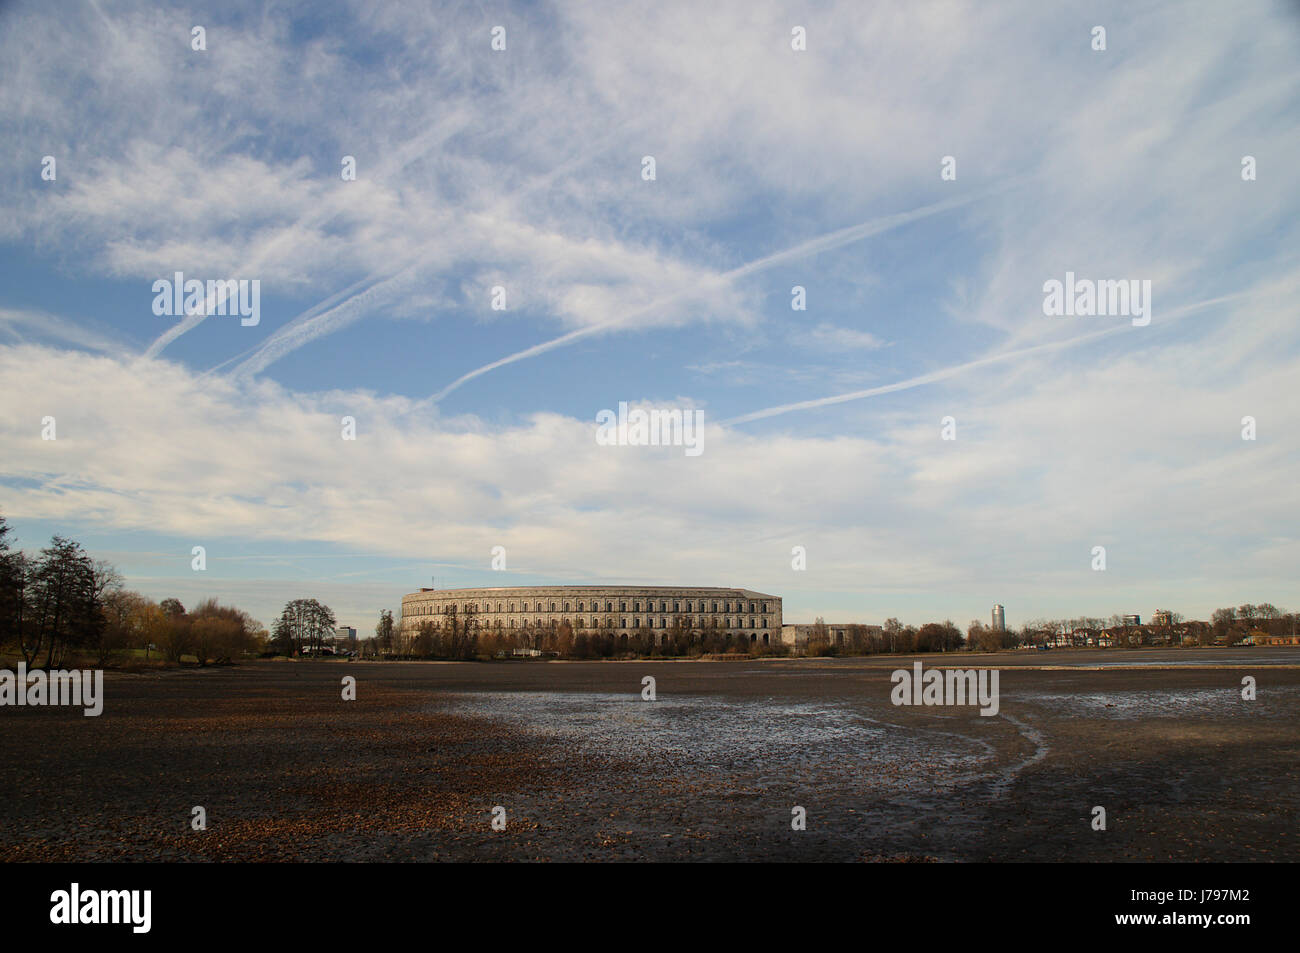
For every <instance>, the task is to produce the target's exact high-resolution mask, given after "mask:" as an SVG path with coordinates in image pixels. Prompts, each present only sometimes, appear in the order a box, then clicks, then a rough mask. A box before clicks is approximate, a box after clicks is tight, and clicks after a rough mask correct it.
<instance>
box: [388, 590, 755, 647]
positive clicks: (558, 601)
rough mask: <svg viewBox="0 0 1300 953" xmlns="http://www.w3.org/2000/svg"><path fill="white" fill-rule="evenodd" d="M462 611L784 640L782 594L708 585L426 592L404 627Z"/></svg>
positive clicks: (411, 604)
mask: <svg viewBox="0 0 1300 953" xmlns="http://www.w3.org/2000/svg"><path fill="white" fill-rule="evenodd" d="M452 613H455V614H456V615H457V616H459V617H461V618H462V619H464V618H467V617H473V619H474V620H475V622H476V623H477V624H478V625H479V626H480V627H486V628H489V629H495V628H498V627H499V628H500V629H501V630H503V631H506V632H509V631H510V630H511V629H515V630H518V629H523V628H531V629H544V628H548V627H549V626H550V625H551V624H552V623H555V624H557V625H558V624H560V623H564V622H567V623H569V625H570V626H571V627H572V628H573V630H574V632H580V631H586V632H592V631H601V630H605V631H609V632H614V633H615V634H623V635H626V634H628V633H630V632H634V631H636V630H637V629H639V628H645V629H648V630H650V631H651V632H652V633H653V634H654V635H655V637H656V642H662V641H664V637H665V636H666V635H667V634H668V631H669V630H670V629H672V628H673V626H674V624H675V621H676V620H678V619H680V620H681V621H680V623H679V624H680V625H681V626H682V627H684V628H687V629H690V630H691V631H693V632H702V631H704V630H706V629H713V628H715V627H716V628H717V629H718V630H720V631H722V632H725V633H729V634H733V635H734V634H743V635H747V636H749V641H750V642H751V643H753V644H755V645H777V644H779V643H780V642H781V597H780V596H772V595H768V594H767V593H764V592H754V591H753V590H750V589H720V588H713V587H708V586H702V587H687V586H680V587H679V586H521V587H517V588H508V589H421V590H420V591H419V592H413V593H411V594H410V595H407V596H403V597H402V627H403V629H406V630H412V629H415V628H417V627H418V626H419V625H420V623H422V622H426V621H428V622H433V623H438V624H441V623H442V622H444V621H446V619H447V617H448V616H449V615H450V614H452Z"/></svg>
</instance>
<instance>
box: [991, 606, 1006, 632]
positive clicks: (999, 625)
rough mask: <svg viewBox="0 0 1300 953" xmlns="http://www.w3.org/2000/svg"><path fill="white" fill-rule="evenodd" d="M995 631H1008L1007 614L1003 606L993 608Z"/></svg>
mask: <svg viewBox="0 0 1300 953" xmlns="http://www.w3.org/2000/svg"><path fill="white" fill-rule="evenodd" d="M993 631H994V632H1005V631H1007V612H1006V610H1005V609H1003V608H1002V607H1001V606H994V607H993Z"/></svg>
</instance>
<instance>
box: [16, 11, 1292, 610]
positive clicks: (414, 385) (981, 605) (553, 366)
mask: <svg viewBox="0 0 1300 953" xmlns="http://www.w3.org/2000/svg"><path fill="white" fill-rule="evenodd" d="M200 26H201V27H202V32H201V34H199V36H198V37H196V33H195V27H200ZM1097 27H1102V28H1103V29H1104V44H1102V45H1104V49H1102V48H1098V47H1099V38H1100V34H1099V33H1098V31H1097V29H1096V28H1097ZM497 28H501V29H497ZM798 28H802V29H801V30H800V29H798ZM199 38H201V40H202V42H201V43H200V42H199ZM494 41H495V45H496V46H498V47H499V46H504V49H499V48H498V49H494ZM1298 44H1300V8H1298V7H1297V5H1295V4H1290V3H1266V2H1249V0H1248V2H1243V3H1237V4H1231V5H1227V4H1219V3H1176V4H1156V3H1131V2H1130V3H1077V4H1041V3H1036V2H1027V3H1015V2H999V3H996V4H989V3H941V2H927V3H907V4H904V3H898V4H884V3H882V4H871V5H866V4H861V3H855V2H846V3H830V2H826V3H784V4H781V3H763V2H738V3H728V2H719V3H710V4H705V5H701V4H695V3H672V2H655V3H640V4H637V3H631V4H619V5H617V7H616V8H615V6H613V5H603V4H575V3H568V4H558V5H553V4H544V3H542V4H531V3H530V4H495V5H494V4H484V3H465V4H439V3H433V4H422V5H418V6H417V5H414V4H400V3H384V2H373V0H365V2H358V3H355V4H349V3H338V4H324V5H312V6H311V7H310V8H302V9H298V8H294V7H290V6H286V5H281V4H270V3H267V4H253V3H238V2H235V3H222V4H217V5H212V6H210V7H204V6H202V5H185V6H161V7H159V6H156V5H153V4H133V3H129V2H124V3H108V2H88V3H69V4H67V5H58V6H51V5H49V4H44V3H23V2H18V3H6V4H3V5H0V157H2V159H3V162H4V164H5V167H6V168H7V170H8V174H7V175H6V176H5V179H4V181H3V183H0V514H3V515H4V517H5V518H6V519H7V520H8V521H9V523H10V525H11V526H12V527H13V529H14V530H15V534H16V536H17V538H18V539H17V542H18V544H19V545H20V546H22V547H23V548H25V549H29V550H36V549H39V548H40V547H41V546H43V545H45V544H46V543H47V542H48V540H49V538H50V536H51V535H53V534H55V533H58V534H60V535H65V536H71V537H73V538H75V539H77V540H79V541H80V542H81V543H82V544H83V545H84V546H85V547H86V548H87V549H88V550H89V551H90V552H91V553H92V555H94V556H95V557H97V558H103V559H108V560H110V561H112V562H113V563H114V564H116V566H117V567H118V569H119V570H120V571H121V572H122V573H123V574H124V576H125V577H126V584H127V585H128V586H129V587H131V588H135V589H138V590H140V591H141V592H144V593H145V594H147V595H150V596H152V597H154V598H159V599H160V598H164V597H167V596H175V597H178V598H180V599H181V601H182V602H184V603H186V604H187V605H189V604H192V603H193V602H195V601H197V600H199V599H201V598H204V597H207V596H215V597H217V598H219V599H221V600H222V601H224V602H229V603H233V604H235V605H238V606H240V607H241V608H245V609H247V610H249V611H250V612H251V613H252V614H253V615H254V616H255V617H257V618H258V619H260V620H261V621H262V622H263V623H264V624H267V625H269V624H270V623H271V622H272V621H273V620H274V618H275V617H276V616H277V615H278V614H279V610H280V607H281V606H282V605H283V604H284V603H285V602H287V601H289V600H291V599H296V598H317V599H320V600H321V601H323V602H325V603H326V604H328V605H329V606H331V607H332V608H333V609H334V611H335V613H336V615H337V617H338V619H339V622H340V624H345V625H353V626H356V627H357V629H358V630H360V633H361V634H362V635H366V634H369V633H371V632H372V631H373V628H374V625H375V621H376V619H377V616H378V613H379V611H380V610H381V609H385V608H391V609H395V610H396V609H398V608H399V607H400V601H401V596H402V595H403V594H404V593H407V592H411V591H414V590H415V589H417V588H419V587H420V586H429V585H435V584H436V586H437V587H438V588H452V587H460V586H509V585H539V584H611V585H614V584H622V583H626V584H636V585H709V586H738V587H745V588H750V589H755V590H759V591H763V592H768V593H773V594H776V595H780V596H782V597H783V598H784V610H785V618H786V621H799V622H806V621H812V620H813V619H814V618H816V617H818V616H821V617H824V618H825V619H826V620H827V621H833V622H865V623H879V622H881V621H883V620H884V619H885V618H887V617H891V616H893V617H898V618H900V619H902V620H903V621H904V622H911V623H914V624H921V623H924V622H927V621H932V620H941V619H945V618H948V619H952V620H954V621H955V622H957V623H958V624H959V625H961V626H962V627H963V628H964V627H965V626H966V624H967V622H968V621H969V620H972V619H980V620H985V621H987V620H988V618H989V613H990V610H991V607H992V605H993V604H994V603H1002V604H1004V605H1005V606H1006V613H1007V622H1008V624H1010V625H1013V626H1018V625H1020V624H1022V623H1023V622H1025V621H1027V620H1029V619H1032V618H1037V617H1053V618H1056V617H1072V616H1078V615H1090V616H1109V615H1111V614H1112V613H1130V612H1135V613H1140V614H1141V615H1142V616H1143V617H1144V618H1146V617H1147V616H1148V615H1149V614H1150V613H1151V612H1152V611H1154V610H1155V609H1156V608H1168V609H1171V610H1173V611H1176V612H1181V613H1182V614H1184V615H1185V616H1187V617H1188V618H1208V616H1209V614H1210V612H1211V611H1212V610H1213V609H1214V608H1216V607H1218V606H1226V605H1238V604H1240V603H1244V602H1265V601H1267V602H1271V603H1273V604H1274V605H1277V606H1279V607H1281V608H1284V609H1286V608H1291V609H1294V608H1298V607H1300V598H1297V582H1296V580H1297V576H1298V575H1300V574H1298V573H1297V570H1298V569H1300V539H1298V532H1300V525H1298V520H1297V516H1298V515H1300V482H1298V481H1297V479H1296V474H1297V464H1300V454H1298V453H1297V448H1298V447H1300V399H1298V398H1297V396H1296V393H1297V383H1298V382H1300V374H1298V372H1300V308H1298V307H1297V300H1298V295H1300V241H1297V238H1298V237H1300V236H1298V234H1297V231H1298V229H1300V163H1297V159H1296V157H1297V154H1300V148H1298V147H1300V133H1298V132H1297V120H1298V119H1300V57H1298V56H1297V55H1296V50H1297V48H1298ZM196 45H197V46H201V47H202V48H201V49H195V46H196ZM799 46H803V47H804V48H801V49H799V48H796V47H799ZM47 157H52V159H53V165H52V169H51V164H50V162H49V160H48V159H47ZM348 157H350V158H351V160H352V163H353V165H354V168H355V177H348V176H347V175H346V172H347V160H348ZM647 157H650V158H652V159H653V177H651V176H650V175H649V173H648V164H647V162H646V159H647ZM1247 157H1249V162H1248V161H1247ZM1248 166H1249V171H1247V167H1248ZM51 172H52V175H51ZM176 272H181V273H183V275H184V276H185V277H186V278H198V279H200V280H207V279H236V280H248V281H253V280H256V281H257V282H258V287H259V290H260V297H259V311H258V313H257V322H256V323H247V322H245V321H241V319H240V317H239V316H231V315H222V314H208V315H207V316H203V315H201V314H200V315H184V314H182V315H174V314H162V315H159V314H156V313H155V307H154V304H155V297H156V296H155V292H154V283H155V282H156V281H159V280H160V279H171V278H172V276H173V275H174V274H175V273H176ZM1067 273H1072V274H1073V275H1075V276H1076V277H1077V278H1079V279H1091V280H1113V281H1136V282H1138V283H1139V287H1141V286H1142V285H1141V283H1142V282H1148V281H1149V282H1150V285H1149V287H1150V289H1151V290H1150V299H1149V304H1150V307H1149V313H1148V315H1147V316H1148V317H1149V321H1148V322H1147V323H1142V321H1141V320H1140V319H1139V318H1138V317H1131V316H1129V315H1123V314H1121V315H1115V314H1070V315H1049V314H1046V313H1045V307H1044V301H1045V283H1047V282H1050V281H1052V280H1057V281H1061V282H1065V281H1066V276H1067ZM796 287H798V288H802V289H803V297H804V304H805V307H804V308H803V309H802V310H800V309H796V308H795V307H794V305H795V303H796V295H795V292H794V291H792V289H795V288H796ZM494 289H501V291H494ZM494 305H496V306H497V307H494ZM621 402H626V403H627V404H628V405H629V406H630V407H632V408H641V409H652V408H657V409H674V408H675V409H680V410H685V411H691V412H693V411H700V412H701V413H702V415H703V418H702V419H703V421H704V429H703V438H704V439H703V452H701V453H699V454H698V455H688V454H686V453H685V452H684V451H683V448H682V447H681V446H637V445H616V446H607V445H603V444H602V443H600V442H598V441H597V439H596V436H597V433H598V428H597V416H598V414H600V412H601V411H602V410H614V411H617V409H618V407H619V405H620V403H621ZM1248 417H1249V418H1251V419H1252V420H1253V424H1252V425H1251V426H1253V428H1254V433H1253V439H1245V438H1244V432H1245V431H1246V430H1247V426H1248V425H1247V424H1246V423H1244V418H1248ZM47 418H53V427H54V431H53V439H48V438H49V437H50V436H51V434H50V432H49V430H50V428H49V426H48V425H47V423H46V419H47ZM344 418H351V419H352V420H353V421H354V422H355V439H345V432H344V431H345V424H344ZM948 418H951V421H949V420H948ZM946 438H950V439H946ZM196 546H201V547H203V552H204V555H205V560H206V562H205V566H204V568H202V569H196V568H194V556H193V553H194V547H196ZM494 547H503V550H504V567H503V568H493V555H494ZM796 547H802V549H801V550H796ZM1097 547H1103V548H1104V557H1105V568H1104V569H1100V568H1096V567H1097V566H1098V556H1097V553H1098V550H1097V549H1096V548H1097ZM496 552H497V553H500V552H501V550H497V551H496ZM799 552H801V553H802V554H803V557H802V565H800V562H801V560H800V559H799V558H798V556H797V555H796V554H797V553H799ZM497 565H498V567H500V566H501V559H500V558H498V560H497Z"/></svg>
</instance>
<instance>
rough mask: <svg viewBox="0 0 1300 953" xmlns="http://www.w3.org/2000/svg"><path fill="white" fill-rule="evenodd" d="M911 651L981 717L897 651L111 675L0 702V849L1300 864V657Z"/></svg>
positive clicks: (126, 853) (21, 855) (3, 855)
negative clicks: (935, 693)
mask: <svg viewBox="0 0 1300 953" xmlns="http://www.w3.org/2000/svg"><path fill="white" fill-rule="evenodd" d="M923 662H924V664H925V665H926V666H927V667H930V666H932V665H934V666H943V665H950V664H951V665H956V666H959V667H973V666H988V667H996V668H997V669H998V670H999V671H1000V705H999V712H998V714H997V715H996V716H993V717H982V716H980V715H979V713H978V710H977V709H975V708H969V707H967V708H954V707H944V708H936V707H911V708H907V707H899V706H895V705H893V704H891V702H890V690H891V687H892V685H891V681H890V673H891V671H892V670H894V669H896V668H909V669H910V667H911V663H912V659H910V658H906V659H904V658H883V659H882V658H875V659H870V660H864V659H855V660H846V659H822V660H780V661H740V662H592V663H583V662H533V661H529V662H504V663H490V664H489V663H419V662H392V663H358V662H336V661H302V662H284V661H278V662H259V663H253V664H245V665H241V666H238V667H235V668H226V669H215V670H203V671H197V670H179V671H171V672H165V673H150V674H142V675H127V674H113V673H109V674H108V675H107V676H106V679H105V695H106V700H105V707H104V713H103V715H101V716H100V717H98V718H86V717H84V716H83V715H82V714H81V711H80V710H79V709H72V710H69V709H55V708H0V750H3V765H2V766H0V859H3V860H9V861H24V860H94V861H100V860H103V861H110V860H112V861H116V860H129V861H157V860H276V861H285V860H295V861H330V860H338V861H347V860H395V861H406V860H417V861H422V860H517V861H533V860H538V861H555V860H587V859H591V860H647V859H648V860H684V859H699V860H828V861H864V860H865V861H872V860H892V861H929V860H938V861H982V860H1010V861H1059V860H1080V861H1096V862H1106V861H1147V860H1153V861H1156V860H1159V861H1163V860H1174V861H1199V860H1227V861H1261V860H1263V861H1269V860H1289V861H1295V860H1300V849H1298V848H1297V841H1296V829H1297V819H1298V818H1297V810H1298V809H1297V797H1296V795H1297V794H1298V793H1300V652H1296V651H1295V650H1291V649H1246V650H1242V649H1231V650H1201V649H1198V650H1164V651H1160V650H1156V651H1141V652H1138V651H1132V652H1123V651H1116V650H1109V651H1064V652H1051V653H1015V654H1006V655H998V656H987V655H986V656H978V655H976V656H965V655H962V656H946V657H945V656H929V657H924V658H923ZM1036 666H1042V667H1036ZM344 675H353V676H355V677H356V679H357V699H356V700H355V701H343V700H342V698H341V680H342V678H343V676H344ZM647 675H650V676H653V677H654V678H655V679H656V699H655V701H653V702H650V701H645V700H643V699H642V697H641V692H642V679H643V677H644V676H647ZM1244 675H1253V676H1254V677H1255V678H1256V679H1257V682H1258V698H1257V699H1256V700H1254V701H1243V700H1242V698H1241V679H1242V677H1243V676H1244ZM498 805H499V806H501V807H503V808H504V809H505V817H506V829H505V830H504V831H494V830H493V829H492V827H491V824H490V822H491V819H492V809H493V808H494V807H496V806H498ZM195 806H202V807H203V808H205V810H206V815H207V830H205V831H194V830H192V829H191V824H190V822H191V816H192V808H193V807H195ZM1096 806H1101V807H1104V808H1105V811H1106V830H1104V831H1096V830H1093V828H1092V823H1091V822H1092V819H1093V808H1094V807H1096ZM796 807H801V808H803V809H804V810H805V812H806V815H807V829H806V830H803V831H795V830H792V829H791V819H792V810H793V809H794V808H796Z"/></svg>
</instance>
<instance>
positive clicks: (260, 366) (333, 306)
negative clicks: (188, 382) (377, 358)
mask: <svg viewBox="0 0 1300 953" xmlns="http://www.w3.org/2000/svg"><path fill="white" fill-rule="evenodd" d="M630 125H631V124H630V123H625V124H624V125H623V126H621V127H619V128H618V129H615V130H612V131H611V132H610V133H608V134H607V135H606V136H605V137H604V138H603V139H601V140H600V141H599V142H597V143H595V144H594V146H592V147H591V148H589V149H587V150H586V151H584V152H583V153H581V154H579V155H576V156H574V157H572V158H571V159H569V160H568V161H567V162H563V163H561V164H560V165H558V166H556V167H555V168H554V169H551V170H550V171H549V172H546V173H544V174H542V175H540V176H536V177H535V178H534V179H532V180H531V181H529V182H528V183H527V184H526V185H523V186H521V187H520V188H519V189H517V190H516V191H514V192H513V193H511V194H510V195H505V196H502V197H501V198H500V199H499V200H498V201H497V202H496V203H495V204H493V205H492V206H490V209H492V210H496V209H501V208H504V207H507V206H509V205H510V204H511V203H514V202H518V201H519V200H520V199H521V198H524V197H525V196H527V195H529V194H530V193H532V192H536V191H538V190H540V189H544V188H547V187H549V186H550V185H551V184H552V183H553V182H554V181H555V180H556V179H557V178H559V177H560V176H563V175H567V174H568V173H569V172H571V171H573V170H574V169H576V168H579V167H581V166H582V165H584V164H586V163H588V162H590V161H591V160H592V159H593V158H594V157H595V156H596V155H599V154H601V153H602V152H603V151H604V150H605V149H606V148H608V146H609V145H610V143H611V142H613V140H614V138H615V136H616V135H618V134H621V133H623V132H625V131H626V130H627V129H628V127H629V126H630ZM408 151H414V150H412V149H409V148H408ZM408 161H410V160H409V159H408V160H404V161H403V162H402V163H401V164H400V165H399V170H400V168H402V167H404V166H405V165H406V164H407V162H408ZM417 264H419V262H415V261H413V262H412V263H411V264H410V265H408V266H406V267H405V268H401V269H398V270H397V271H395V272H390V273H389V274H388V275H385V276H383V277H380V278H378V279H375V280H374V283H373V284H371V285H370V286H369V287H368V288H366V289H364V290H363V291H358V290H357V289H359V288H361V286H362V285H364V284H366V282H368V281H371V279H370V278H363V279H361V280H360V281H357V282H356V283H354V284H353V285H352V286H351V287H349V288H346V289H344V290H343V291H340V292H338V293H337V294H335V295H332V296H331V297H329V298H327V299H326V300H324V301H321V302H318V303H317V304H315V305H313V306H312V307H310V308H308V309H307V310H306V311H304V312H302V313H301V314H299V315H297V316H295V317H294V318H292V319H291V320H290V321H289V323H288V324H286V325H284V326H283V327H282V328H281V329H280V330H279V331H278V332H277V333H276V334H275V335H274V336H273V337H271V338H269V339H268V340H266V341H264V342H262V343H261V344H260V345H258V346H257V347H254V348H250V349H249V350H247V351H245V352H243V354H239V355H236V356H235V357H232V358H229V359H228V360H225V361H222V362H221V363H220V364H218V365H217V366H216V367H213V368H211V369H210V370H209V371H208V372H207V373H209V374H211V373H213V372H214V371H216V370H218V369H220V368H222V367H224V366H225V365H227V364H230V363H232V362H233V361H237V360H240V359H241V358H244V357H246V356H247V355H249V354H253V357H252V358H250V359H248V360H245V361H244V362H243V363H242V364H240V365H239V367H237V368H235V373H236V374H248V373H257V372H259V371H263V370H265V369H266V368H267V367H269V366H270V365H271V364H274V363H275V362H276V361H278V360H279V359H280V358H282V357H284V356H285V355H287V354H289V353H291V352H293V351H295V350H297V349H298V348H300V347H302V346H303V345H304V344H306V343H308V342H309V341H313V340H315V339H316V338H318V337H321V336H323V335H325V334H332V333H333V332H335V331H338V330H340V329H342V328H344V327H346V326H347V325H349V324H352V323H353V322H355V321H357V320H359V319H360V318H362V317H364V316H365V314H366V311H365V307H366V306H367V305H369V304H371V303H372V302H373V299H375V298H377V297H379V296H380V295H382V294H383V293H384V292H386V291H387V290H388V288H389V286H390V285H391V284H392V283H393V282H395V281H398V280H399V279H401V278H402V277H403V276H405V275H406V273H407V272H409V271H411V270H412V269H413V268H415V267H416V265H417ZM399 290H400V289H399ZM363 295H364V296H365V298H364V299H362V297H361V296H363ZM345 298H346V299H348V300H341V299H345ZM354 300H355V301H356V304H355V305H354V306H352V307H348V306H349V305H352V304H353V301H354ZM186 330H188V329H186Z"/></svg>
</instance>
